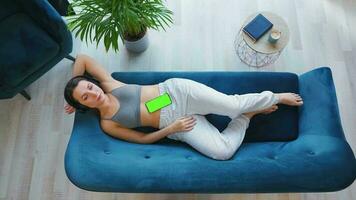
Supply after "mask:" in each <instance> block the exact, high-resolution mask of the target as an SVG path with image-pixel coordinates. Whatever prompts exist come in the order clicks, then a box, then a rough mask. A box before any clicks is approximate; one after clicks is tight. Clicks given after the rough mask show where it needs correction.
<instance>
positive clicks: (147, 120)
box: [140, 85, 161, 128]
mask: <svg viewBox="0 0 356 200" xmlns="http://www.w3.org/2000/svg"><path fill="white" fill-rule="evenodd" d="M157 96H159V87H158V85H143V86H142V89H141V103H140V110H141V113H140V117H141V125H142V126H152V127H154V128H159V117H160V114H161V110H158V111H156V112H153V113H149V112H148V110H147V108H146V106H145V102H146V101H148V100H151V99H153V98H155V97H157Z"/></svg>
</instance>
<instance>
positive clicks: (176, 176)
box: [65, 67, 356, 193]
mask: <svg viewBox="0 0 356 200" xmlns="http://www.w3.org/2000/svg"><path fill="white" fill-rule="evenodd" d="M174 73H175V72H174ZM197 73H200V72H197ZM204 73H207V74H208V75H210V76H205V78H202V79H200V78H199V79H200V81H202V82H203V81H205V83H207V84H210V86H213V87H214V88H216V89H218V90H219V89H221V90H224V88H227V86H226V85H227V84H231V83H230V82H227V81H226V82H216V81H213V82H209V80H210V78H211V77H214V76H215V74H216V72H204ZM148 74H149V73H148ZM190 74H193V75H194V73H193V72H186V74H181V73H177V76H178V75H184V76H185V75H190ZM171 75H172V74H171V73H168V74H167V72H159V73H158V74H156V76H157V77H158V79H159V78H161V80H163V79H164V78H166V77H167V76H171ZM193 75H192V76H193ZM268 75H269V76H270V77H271V78H270V79H274V80H269V81H271V82H270V83H272V82H273V81H277V80H279V81H280V82H281V83H284V82H288V81H287V80H284V79H280V77H279V76H276V75H278V73H277V74H274V73H268ZM113 76H116V75H115V74H113ZM120 76H121V75H120ZM231 76H232V77H235V76H236V77H238V78H236V82H235V83H233V84H236V86H237V87H236V88H241V87H242V88H244V86H243V85H244V84H249V85H250V88H248V87H246V88H245V89H243V90H240V91H239V92H241V93H247V92H254V91H259V90H263V89H264V88H261V87H265V86H260V85H259V84H255V83H258V82H259V81H261V77H260V76H261V74H260V73H256V72H248V73H242V72H241V73H237V74H235V73H231ZM157 77H156V78H154V80H158V79H157ZM195 77H197V78H198V77H203V76H195ZM287 77H288V78H287ZM294 77H295V75H291V74H286V77H285V79H294ZM131 79H132V80H131V81H132V82H135V81H136V80H137V79H138V77H131ZM127 80H129V79H127ZM282 80H283V81H282ZM144 81H147V83H148V82H150V81H152V80H151V78H150V77H147V79H145V80H144ZM298 82H299V86H298V84H297V85H296V86H295V85H294V84H295V83H294V81H291V82H290V83H293V84H291V85H289V86H288V87H291V89H292V87H299V93H300V94H301V96H302V97H303V99H304V106H303V107H301V108H300V110H299V122H298V123H299V129H298V131H299V133H298V138H297V139H295V140H293V141H283V142H280V141H279V142H276V141H273V142H249V143H247V142H244V143H243V144H242V146H241V147H240V148H239V150H238V151H237V152H236V154H235V155H234V156H233V157H232V158H231V159H230V160H226V161H217V160H213V159H210V158H208V157H205V156H204V155H202V154H200V153H199V152H197V151H196V150H194V149H193V148H191V147H190V146H188V145H187V144H185V143H181V142H176V141H173V140H169V139H164V140H160V141H159V142H157V143H154V144H135V143H130V142H126V141H122V140H119V139H115V138H112V137H110V136H108V135H106V134H104V133H103V132H102V130H101V129H100V125H99V121H98V117H97V116H96V115H95V114H94V113H93V112H89V113H76V115H75V121H74V127H73V130H72V135H71V138H70V141H69V143H68V147H67V150H66V154H65V170H66V173H67V176H68V177H69V179H70V180H71V181H72V182H73V183H74V184H75V185H77V186H78V187H80V188H82V189H85V190H92V191H105V192H125V193H126V192H135V193H141V192H144V193H151V192H160V193H179V192H182V193H261V192H270V193H276V192H329V191H337V190H341V189H344V188H346V187H347V186H349V185H350V184H352V183H353V181H354V180H355V177H356V160H355V156H354V154H353V151H352V149H351V147H350V146H349V144H348V143H347V141H346V140H345V137H344V133H343V130H342V127H341V123H340V116H339V112H338V106H337V100H336V95H335V87H334V84H333V80H332V75H331V71H330V69H329V68H325V67H323V68H319V69H316V70H313V71H311V72H307V73H305V74H302V75H300V76H299V78H298ZM263 83H264V82H263ZM281 85H283V84H281ZM293 85H294V86H293ZM273 86H274V85H273ZM278 87H279V86H278ZM281 87H282V86H281ZM279 89H280V90H283V88H279ZM279 89H278V90H279ZM287 89H288V88H287ZM273 90H274V88H273ZM276 90H277V89H276ZM230 92H234V91H233V90H232V91H230ZM276 92H279V91H276ZM279 117H290V116H284V115H283V116H279ZM275 120H277V121H278V120H279V121H280V120H281V119H280V118H276V119H275ZM216 123H222V122H221V121H217V122H216ZM256 123H257V122H256ZM217 125H219V126H222V125H221V124H217ZM261 126H262V124H261ZM281 126H283V125H282V124H281ZM268 128H270V127H268ZM256 137H257V136H256Z"/></svg>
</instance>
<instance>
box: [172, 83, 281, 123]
mask: <svg viewBox="0 0 356 200" xmlns="http://www.w3.org/2000/svg"><path fill="white" fill-rule="evenodd" d="M179 82H180V83H178V84H180V87H183V88H184V90H185V91H186V92H187V103H186V104H187V106H186V114H187V115H191V114H200V115H206V114H218V115H225V116H229V117H230V118H231V119H234V118H236V117H237V116H239V115H241V114H242V113H246V112H253V111H258V110H263V109H266V108H268V107H271V106H272V105H273V104H277V103H278V97H277V95H275V94H274V93H272V92H271V91H264V92H262V93H250V94H244V95H238V94H235V95H227V94H224V93H221V92H219V91H216V90H214V89H213V88H211V87H208V86H206V85H204V84H202V83H199V82H196V81H192V80H189V79H180V80H179ZM182 85H183V86H182Z"/></svg>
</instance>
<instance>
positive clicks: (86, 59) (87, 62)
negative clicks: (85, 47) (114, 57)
mask: <svg viewBox="0 0 356 200" xmlns="http://www.w3.org/2000/svg"><path fill="white" fill-rule="evenodd" d="M85 71H86V72H88V73H89V74H90V75H92V76H93V77H94V78H95V79H97V80H98V81H99V82H101V83H102V82H107V81H114V79H113V78H112V77H111V76H110V74H109V73H108V72H107V71H106V70H105V69H104V67H103V66H102V65H100V64H99V63H98V62H97V61H95V60H94V59H93V58H91V57H90V56H87V55H85V54H78V55H77V57H76V59H75V62H74V67H73V77H74V76H79V75H83V74H84V72H85Z"/></svg>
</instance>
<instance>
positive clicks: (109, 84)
mask: <svg viewBox="0 0 356 200" xmlns="http://www.w3.org/2000/svg"><path fill="white" fill-rule="evenodd" d="M100 85H101V86H102V87H103V89H104V91H105V92H106V93H110V92H111V91H112V90H114V89H116V88H119V87H122V86H124V85H127V84H126V83H123V82H121V81H118V80H115V81H104V82H101V83H100Z"/></svg>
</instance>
